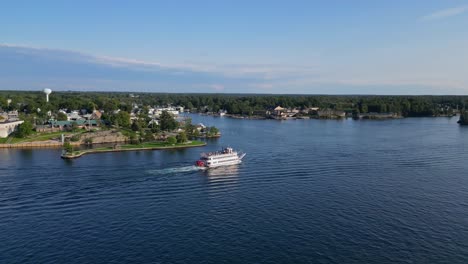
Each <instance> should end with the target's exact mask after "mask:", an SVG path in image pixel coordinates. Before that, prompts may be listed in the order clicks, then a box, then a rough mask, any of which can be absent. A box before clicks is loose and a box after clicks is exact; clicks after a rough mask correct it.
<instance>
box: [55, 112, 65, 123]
mask: <svg viewBox="0 0 468 264" xmlns="http://www.w3.org/2000/svg"><path fill="white" fill-rule="evenodd" d="M57 120H58V121H67V120H68V117H67V115H66V114H65V113H63V112H58V114H57Z"/></svg>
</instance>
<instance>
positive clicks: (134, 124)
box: [132, 120, 140, 131]
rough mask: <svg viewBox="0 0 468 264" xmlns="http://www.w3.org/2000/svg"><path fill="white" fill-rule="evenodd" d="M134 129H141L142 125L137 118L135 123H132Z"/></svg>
mask: <svg viewBox="0 0 468 264" xmlns="http://www.w3.org/2000/svg"><path fill="white" fill-rule="evenodd" d="M132 130H133V131H139V130H140V125H139V123H138V122H137V121H136V120H135V121H133V123H132Z"/></svg>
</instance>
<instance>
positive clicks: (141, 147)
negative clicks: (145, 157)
mask: <svg viewBox="0 0 468 264" xmlns="http://www.w3.org/2000/svg"><path fill="white" fill-rule="evenodd" d="M206 145H207V143H206V142H203V141H192V142H189V143H186V144H179V145H169V146H151V144H150V143H147V144H146V145H145V144H143V145H130V144H126V145H122V146H120V147H119V148H112V147H105V148H96V149H87V150H77V151H73V153H72V154H65V153H64V154H62V155H61V156H60V157H61V158H62V159H76V158H79V157H82V156H84V155H87V154H98V153H109V152H124V151H139V150H165V149H184V148H195V147H203V146H206ZM122 147H123V148H122Z"/></svg>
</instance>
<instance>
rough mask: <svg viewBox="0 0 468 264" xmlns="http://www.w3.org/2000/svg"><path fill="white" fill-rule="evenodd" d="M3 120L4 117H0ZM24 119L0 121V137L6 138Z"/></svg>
mask: <svg viewBox="0 0 468 264" xmlns="http://www.w3.org/2000/svg"><path fill="white" fill-rule="evenodd" d="M2 120H4V119H2ZM23 122H24V121H22V120H16V121H5V122H1V121H0V138H6V137H8V136H9V135H11V134H12V133H13V132H15V131H16V130H17V129H18V126H19V125H21V124H22V123H23Z"/></svg>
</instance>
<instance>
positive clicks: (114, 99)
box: [0, 91, 468, 118]
mask: <svg viewBox="0 0 468 264" xmlns="http://www.w3.org/2000/svg"><path fill="white" fill-rule="evenodd" d="M8 99H10V100H11V102H10V103H8V101H7V100H8ZM135 104H136V105H139V106H166V105H180V106H184V107H185V108H188V109H191V110H192V111H199V112H218V111H219V110H226V111H227V112H228V113H230V114H238V115H255V114H258V113H261V112H262V111H266V110H268V109H271V108H274V107H276V106H282V107H285V108H298V109H307V108H310V107H319V108H321V109H333V110H342V111H346V112H354V113H370V112H375V113H387V112H393V113H398V114H401V115H402V116H406V117H417V116H439V115H450V114H451V113H453V111H455V110H457V109H459V110H460V109H463V108H464V106H465V105H466V104H468V96H380V95H261V94H167V93H164V94H162V93H133V94H129V93H117V92H54V93H52V94H51V95H50V101H49V103H46V102H45V96H44V94H43V93H42V92H30V91H27V92H26V91H0V108H1V109H3V110H18V111H20V112H21V113H24V114H35V115H36V116H37V118H41V117H45V113H47V112H48V111H53V112H56V111H58V109H68V110H69V111H70V110H76V109H86V110H88V112H91V111H92V110H94V109H101V110H104V112H105V113H110V112H112V111H114V110H117V109H120V110H121V111H124V112H128V113H130V112H132V111H134V108H133V105H135Z"/></svg>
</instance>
